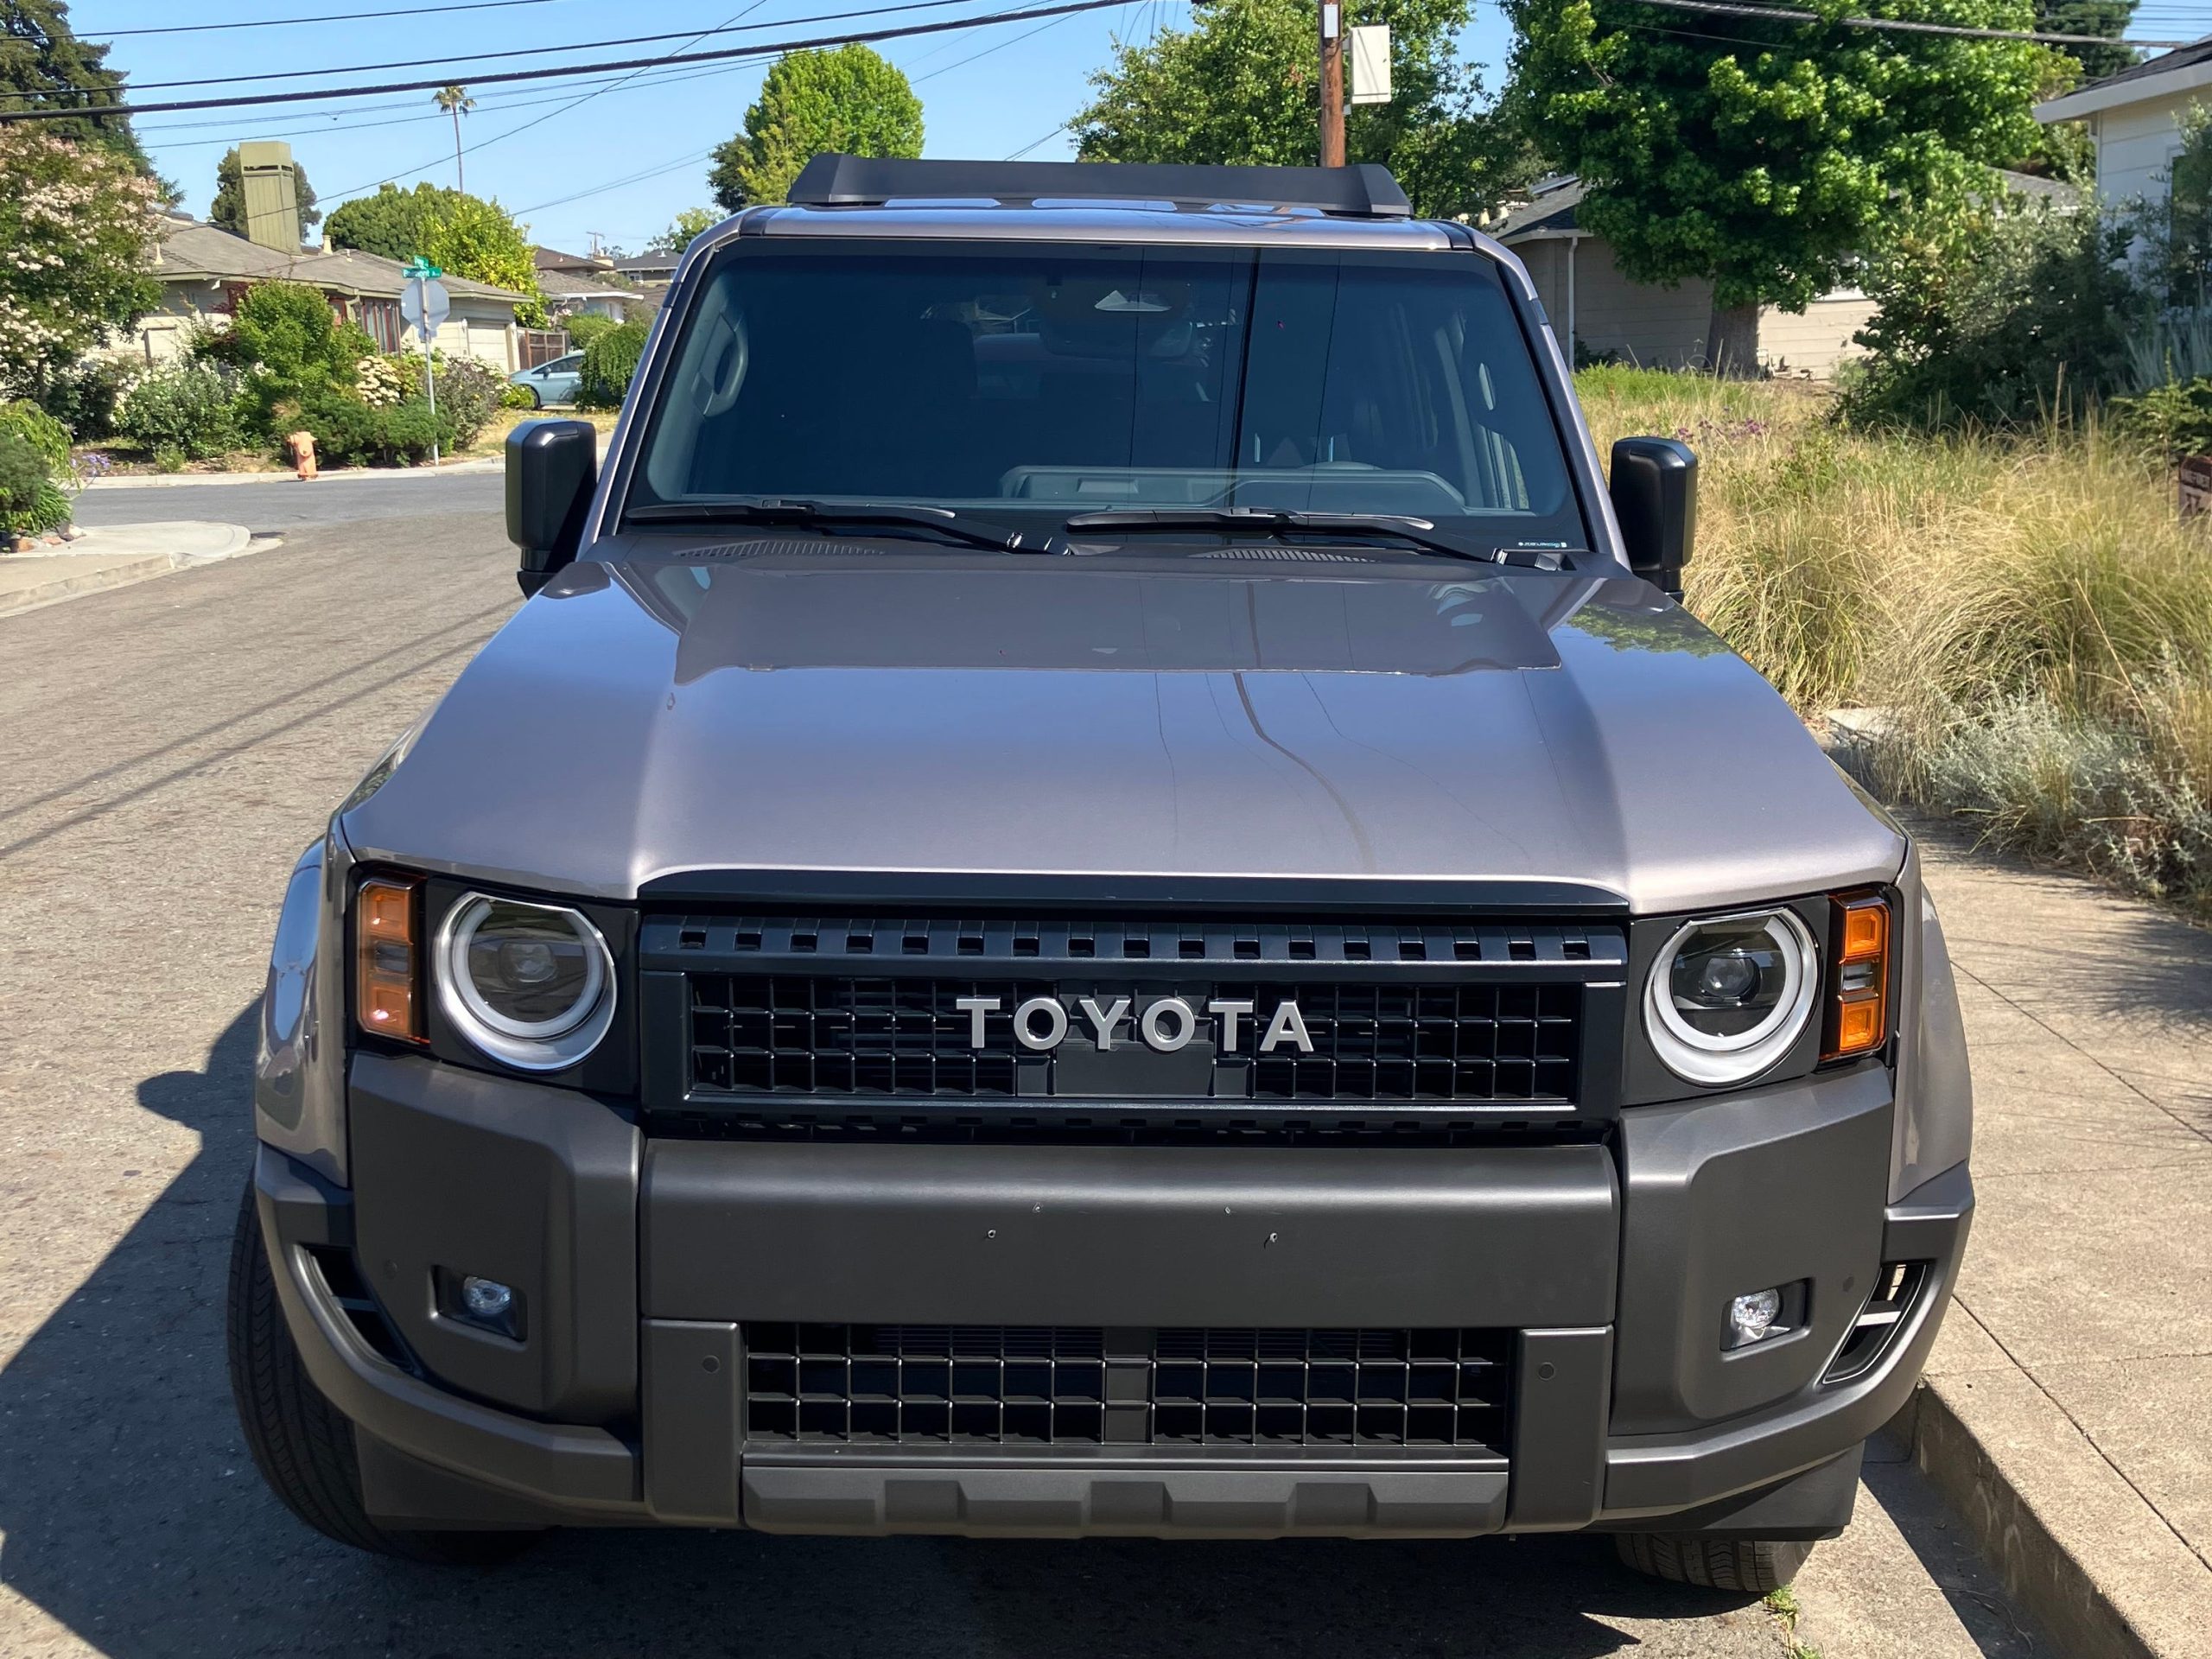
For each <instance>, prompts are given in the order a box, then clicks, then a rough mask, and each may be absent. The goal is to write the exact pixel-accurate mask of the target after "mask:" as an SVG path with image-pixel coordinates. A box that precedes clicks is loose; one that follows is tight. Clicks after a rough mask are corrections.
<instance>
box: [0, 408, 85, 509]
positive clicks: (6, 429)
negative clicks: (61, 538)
mask: <svg viewBox="0 0 2212 1659" xmlns="http://www.w3.org/2000/svg"><path fill="white" fill-rule="evenodd" d="M0 441H4V442H5V444H6V446H7V448H8V451H9V454H10V457H11V459H10V461H9V463H8V468H7V471H8V478H7V482H6V483H5V485H4V494H5V497H6V501H5V505H0V525H4V527H5V528H6V529H7V530H9V531H45V530H55V529H59V528H60V526H61V525H63V524H67V523H68V522H69V495H68V493H67V489H66V488H65V486H67V485H68V484H71V483H73V482H74V475H73V472H72V470H71V467H70V461H69V431H68V429H67V427H65V426H63V425H62V424H61V423H60V422H59V421H57V420H55V419H54V416H51V415H48V413H47V412H46V411H45V410H42V409H41V408H40V407H39V406H38V405H37V404H33V403H29V402H18V403H12V404H0ZM34 474H35V476H34Z"/></svg>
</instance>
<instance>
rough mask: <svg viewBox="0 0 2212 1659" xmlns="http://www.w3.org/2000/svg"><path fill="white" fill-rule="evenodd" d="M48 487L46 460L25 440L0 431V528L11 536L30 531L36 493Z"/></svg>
mask: <svg viewBox="0 0 2212 1659" xmlns="http://www.w3.org/2000/svg"><path fill="white" fill-rule="evenodd" d="M47 487H48V480H47V471H46V460H45V457H43V456H42V455H41V454H39V452H38V451H37V449H36V448H34V447H33V446H32V445H31V443H30V442H29V440H28V439H25V438H22V437H18V436H17V435H16V434H15V433H13V432H0V529H5V530H6V531H10V532H11V533H12V532H14V531H19V530H29V529H31V528H33V525H32V524H31V522H30V520H31V518H32V517H33V515H34V514H35V512H36V511H37V507H38V500H39V493H40V492H41V490H43V489H46V488H47ZM4 551H5V549H4V548H0V552H4Z"/></svg>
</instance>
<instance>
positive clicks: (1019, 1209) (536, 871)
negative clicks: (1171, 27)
mask: <svg viewBox="0 0 2212 1659" xmlns="http://www.w3.org/2000/svg"><path fill="white" fill-rule="evenodd" d="M507 465H508V472H507V481H506V487H507V522H508V529H509V532H510V534H511V535H512V537H513V539H514V540H515V542H516V543H518V546H519V548H520V550H521V556H520V575H521V582H522V586H523V588H524V591H525V592H526V593H527V594H530V595H531V597H530V598H529V600H528V602H527V603H525V604H524V606H523V607H521V609H520V611H519V612H518V613H517V614H516V615H515V616H514V617H513V619H512V620H510V621H509V622H508V623H507V624H506V626H505V627H503V628H502V629H501V630H500V631H499V633H498V634H497V635H496V636H495V637H494V638H493V639H492V640H491V642H490V643H489V644H488V645H486V646H485V648H484V649H483V651H482V652H481V653H480V655H479V656H478V657H477V658H475V660H474V662H472V663H471V664H469V665H468V667H467V669H466V670H465V671H463V672H462V673H461V677H460V678H459V679H458V680H457V681H456V682H455V683H454V686H453V689H452V690H450V691H449V692H448V693H447V694H446V696H445V697H444V698H443V699H442V701H441V702H439V703H438V705H437V706H436V708H435V709H433V710H432V711H431V712H430V714H429V715H427V716H426V717H425V718H424V719H423V720H422V721H420V722H419V723H417V725H416V727H415V728H413V729H412V730H410V731H409V732H408V733H407V734H405V735H404V736H403V737H402V738H400V740H399V741H397V743H396V744H395V745H394V746H393V747H391V750H390V752H389V753H386V754H385V756H384V758H383V759H382V760H379V761H378V763H377V764H376V766H374V767H373V768H372V770H371V771H370V772H369V773H368V775H367V776H366V777H365V778H364V779H362V781H361V783H360V785H359V786H358V787H357V788H356V789H355V790H354V791H353V793H352V795H351V796H349V797H348V798H346V801H345V802H344V803H343V804H341V805H340V807H339V808H338V810H337V812H336V813H335V815H334V817H332V819H331V821H330V824H329V828H328V830H327V833H326V834H325V835H324V836H323V837H322V839H321V841H320V842H317V843H316V844H315V846H313V847H311V848H309V849H308V851H307V853H306V854H305V855H304V856H303V857H302V859H301V861H300V863H299V866H298V868H297V869H296V871H295V872H294V874H293V876H292V880H291V886H290V889H289V893H288V895H287V898H286V900H285V903H284V906H283V918H282V920H281V922H280V924H279V925H278V929H277V942H276V950H275V953H274V960H273V961H272V963H271V964H270V976H269V982H268V991H267V996H266V999H265V1001H264V1006H263V1009H262V1014H261V1033H262V1034H261V1045H260V1055H259V1061H258V1070H257V1080H256V1084H255V1094H254V1117H255V1123H256V1128H257V1132H258V1139H259V1147H258V1152H257V1161H256V1165H255V1168H254V1172H253V1175H252V1179H251V1182H250V1184H249V1185H248V1188H247V1192H246V1198H245V1205H244V1208H243V1211H242V1213H241V1215H240V1217H239V1223H238V1236H237V1245H236V1249H235V1251H234V1255H233V1262H232V1288H231V1313H230V1318H231V1363H232V1378H233V1383H234V1386H235V1389H236V1393H237V1398H238V1409H239V1412H240V1414H241V1415H242V1417H243V1419H244V1421H245V1432H246V1436H247V1439H248V1440H249V1441H250V1442H251V1446H252V1448H253V1452H254V1455H255V1457H256V1459H257V1461H258V1463H259V1465H260V1467H261V1470H262V1472H263V1473H264V1475H265V1476H266V1477H267V1478H268V1480H269V1483H270V1485H271V1486H273V1487H274V1488H275V1490H276V1491H277V1494H278V1496H279V1497H282V1498H283V1501H284V1502H285V1503H287V1504H289V1506H290V1507H291V1508H292V1509H293V1510H295V1511H296V1512H297V1513H298V1515H299V1516H301V1518H302V1519H303V1520H304V1521H306V1522H308V1524H310V1525H312V1526H315V1527H317V1528H320V1529H321V1530H323V1531H324V1532H326V1533H328V1534H329V1535H332V1536H334V1537H336V1538H339V1539H341V1540H344V1541H346V1542H349V1543H353V1544H356V1545H359V1546H360V1547H362V1548H368V1549H374V1550H383V1551H386V1552H390V1553H393V1554H402V1555H410V1556H415V1557H417V1558H429V1559H437V1560H483V1559H486V1558H487V1557H493V1556H497V1555H499V1554H502V1553H504V1552H505V1551H506V1550H509V1549H512V1548H514V1547H516V1546H517V1545H518V1544H519V1543H520V1542H522V1541H525V1540H527V1538H528V1537H529V1536H530V1535H532V1534H533V1533H536V1532H538V1531H541V1530H543V1529H547V1528H551V1527H573V1526H601V1525H606V1526H639V1525H658V1526H684V1527H748V1528H756V1529H761V1530H764V1531H770V1532H834V1533H861V1534H869V1533H877V1534H880V1533H903V1532H925V1533H963V1534H971V1535H1056V1536H1068V1535H1102V1534H1124V1535H1129V1534H1134V1535H1154V1536H1175V1537H1198V1536H1245V1537H1256V1536H1269V1537H1271V1536H1279V1535H1311V1534H1318V1535H1357V1536H1365V1537H1375V1538H1386V1537H1421V1536H1427V1537H1465V1536H1472V1535H1481V1534H1487V1533H1498V1532H1536V1531H1561V1530H1567V1531H1572V1530H1586V1531H1595V1532H1606V1533H1611V1534H1615V1535H1618V1541H1619V1545H1620V1548H1621V1553H1622V1554H1623V1555H1624V1558H1625V1559H1626V1560H1628V1561H1629V1562H1630V1564H1632V1565H1634V1566H1636V1567H1640V1568H1643V1569H1644V1570H1645V1571H1648V1572H1654V1573H1660V1574H1662V1575H1665V1576H1668V1577H1670V1578H1676V1579H1685V1580H1692V1581H1694V1582H1698V1583H1701V1584H1709V1585H1713V1586H1719V1587H1723V1588H1727V1589H1733V1590H1738V1591H1743V1592H1753V1591H1759V1590H1764V1589H1767V1588H1770V1587H1772V1586H1775V1585H1776V1584H1777V1583H1779V1582H1781V1581H1783V1580H1786V1579H1787V1578H1788V1577H1789V1575H1790V1573H1792V1572H1794V1570H1795V1569H1796V1566H1797V1564H1798V1563H1799V1562H1800V1561H1802V1559H1803V1558H1804V1555H1805V1554H1806V1552H1807V1550H1808V1548H1809V1547H1810V1542H1811V1541H1813V1540H1815V1539H1819V1538H1822V1537H1827V1536H1831V1535H1834V1534H1835V1533H1836V1532H1837V1531H1839V1530H1840V1529H1841V1528H1842V1527H1843V1526H1844V1525H1845V1524H1846V1523H1847V1522H1848V1520H1849V1519H1850V1516H1851V1512H1852V1503H1853V1494H1854V1492H1855V1491H1856V1489H1857V1484H1858V1472H1859V1458H1860V1449H1861V1445H1862V1442H1863V1441H1864V1440H1866V1436H1867V1435H1868V1433H1870V1432H1872V1430H1873V1429H1875V1428H1876V1427H1878V1426H1879V1425H1880V1424H1881V1423H1882V1422H1883V1421H1884V1420H1885V1419H1886V1418H1887V1417H1888V1416H1890V1414H1892V1413H1893V1412H1895V1411H1896V1410H1897V1408H1899V1406H1900V1405H1902V1404H1903V1403H1904V1400H1905V1397H1906V1395H1907V1393H1908V1392H1909V1391H1910V1389H1911V1388H1912V1386H1913V1384H1914V1382H1915V1379H1916V1375H1917V1373H1918V1371H1919V1370H1920V1367H1921V1365H1922V1363H1923V1360H1924V1358H1925V1357H1926V1355H1927V1353H1928V1350H1929V1344H1930V1343H1931V1342H1932V1341H1933V1340H1934V1339H1935V1336H1936V1327H1937V1325H1938V1323H1939V1321H1940V1320H1941V1319H1942V1312H1943V1308H1944V1306H1945V1303H1946V1300H1947V1299H1948V1295H1949V1293H1950V1290H1951V1287H1952V1285H1953V1282H1954V1281H1955V1276H1956V1274H1957V1271H1958V1267H1959V1261H1960V1255H1961V1251H1962V1249H1963V1248H1964V1245H1965V1242H1966V1236H1967V1222H1968V1219H1969V1213H1970V1211H1971V1208H1972V1205H1973V1195H1972V1187H1971V1185H1970V1182H1969V1180H1968V1177H1967V1148H1968V1135H1969V1118H1970V1110H1971V1108H1970V1103H1969V1085H1968V1080H1967V1064H1966V1056H1965V1052H1964V1047H1963V1043H1962V1039H1961V1028H1960V1020H1959V1014H1958V1008H1957V1003H1956V998H1955V994H1954V991H1953V987H1952V981H1951V976H1950V971H1949V968H1948V961H1947V958H1946V956H1945V953H1944V948H1943V943H1942V936H1941V933H1940V932H1939V931H1938V928H1937V925H1936V918H1935V914H1934V912H1933V911H1932V910H1931V909H1930V907H1929V903H1928V899H1927V897H1926V895H1925V894H1924V893H1923V890H1922V887H1921V879H1920V874H1919V869H1918V866H1917V863H1916V859H1915V855H1914V850H1913V847H1912V843H1911V842H1910V840H1909V839H1908V837H1907V836H1905V834H1904V832H1903V831H1902V830H1901V829H1899V828H1898V826H1897V823H1895V822H1894V821H1893V820H1892V819H1891V817H1889V816H1888V815H1887V814H1885V812H1884V811H1883V810H1882V809H1881V808H1880V807H1879V806H1878V805H1877V804H1875V803H1874V802H1872V800H1870V799H1869V798H1866V796H1865V795H1864V794H1862V793H1861V792H1860V791H1859V790H1857V789H1856V788H1854V787H1853V785H1852V784H1851V782H1850V781H1849V780H1848V779H1846V778H1845V777H1844V776H1843V775H1842V774H1841V773H1840V772H1838V771H1837V770H1836V768H1835V767H1834V766H1832V765H1831V764H1830V763H1829V761H1828V760H1827V758H1826V757H1825V756H1824V755H1823V754H1822V753H1821V750H1820V748H1819V747H1817V746H1816V745H1815V742H1814V741H1813V740H1812V738H1811V737H1810V736H1808V734H1807V732H1806V730H1805V728H1804V727H1803V726H1802V724H1801V723H1800V722H1799V721H1798V720H1797V719H1796V717H1795V716H1794V715H1792V714H1791V712H1790V710H1789V708H1788V707H1787V706H1786V705H1785V704H1784V703H1783V700H1782V699H1781V698H1780V697H1779V696H1777V694H1776V693H1775V692H1774V691H1773V690H1772V689H1771V688H1770V687H1769V686H1768V685H1767V684H1766V683H1765V682H1764V681H1763V680H1762V679H1761V678H1760V677H1759V676H1758V674H1757V673H1756V672H1754V671H1752V670H1751V668H1750V667H1748V666H1746V665H1745V664H1744V663H1743V662H1742V661H1741V660H1740V659H1739V658H1737V657H1736V656H1734V655H1733V654H1732V652H1729V650H1728V649H1727V648H1726V646H1725V645H1722V644H1721V643H1720V641H1719V640H1718V639H1715V638H1714V637H1713V634H1711V633H1710V632H1707V630H1706V629H1705V628H1704V627H1702V626H1700V625H1699V623H1698V622H1697V621H1696V620H1694V619H1693V618H1692V617H1690V616H1689V615H1688V614H1687V613H1685V612H1684V611H1683V610H1682V608H1681V606H1680V604H1679V603H1678V602H1677V601H1678V599H1679V594H1680V588H1681V573H1682V569H1683V564H1684V561H1685V560H1686V559H1687V558H1688V556H1689V554H1690V550H1691V543H1692V538H1693V534H1694V506H1695V483H1696V467H1695V461H1694V458H1693V457H1692V456H1691V455H1690V454H1689V452H1688V450H1686V449H1684V448H1682V447H1681V445H1680V444H1678V443H1675V442H1672V441H1669V440H1661V439H1653V438H1631V439H1628V440H1624V442H1621V443H1619V444H1618V445H1616V446H1615V448H1614V450H1613V453H1612V455H1611V465H1610V468H1609V473H1610V484H1609V481H1608V472H1607V471H1601V469H1600V467H1599V458H1598V456H1597V454H1595V452H1594V451H1593V449H1592V444H1591V441H1590V438H1589V435H1588V432H1587V429H1586V427H1585V425H1584V423H1583V421H1582V418H1581V416H1580V413H1579V412H1578V410H1577V409H1576V406H1575V403H1574V397H1573V389H1572V385H1571V383H1570V381H1569V378H1568V375H1567V365H1566V364H1565V363H1564V362H1563V361H1562V360H1561V357H1560V349H1559V346H1558V344H1557V341H1556V340H1555V338H1554V334H1553V331H1552V329H1551V327H1550V326H1549V324H1548V323H1547V321H1545V318H1544V315H1543V313H1542V311H1541V308H1539V306H1538V303H1537V299H1536V295H1535V289H1534V288H1533V287H1532V285H1531V284H1530V283H1529V277H1528V276H1527V274H1526V273H1525V272H1524V271H1523V270H1522V267H1521V266H1520V264H1518V263H1516V260H1515V259H1514V257H1513V256H1512V255H1510V253H1507V252H1506V251H1503V249H1501V248H1500V247H1498V246H1497V245H1496V244H1494V243H1492V242H1491V241H1489V240H1487V239H1485V238H1484V237H1482V236H1481V235H1479V234H1478V233H1477V232H1474V231H1472V230H1471V229H1469V228H1468V227H1467V226H1464V225H1459V224H1440V223H1424V222H1421V221H1420V220H1417V219H1414V218H1413V217H1411V215H1410V214H1409V213H1408V207H1407V203H1406V199H1405V197H1404V195H1403V194H1402V193H1401V192H1400V191H1399V190H1398V188H1396V186H1395V184H1394V183H1393V182H1392V181H1390V179H1389V176H1388V175H1386V174H1384V173H1383V172H1381V171H1380V170H1379V169H1376V168H1347V169H1337V170H1332V171H1323V170H1319V169H1304V168H1273V169H1270V168H1250V169H1245V168H1154V167H1116V166H1105V165H1084V164H1076V163H1045V164H1029V163H1024V164H1010V165H998V164H991V165H985V164H971V163H964V162H874V161H862V160H855V159H854V158H851V157H842V156H823V157H821V158H819V159H818V160H817V161H816V162H814V163H812V164H811V165H810V166H809V167H808V168H806V170H805V172H804V175H802V176H801V177H800V179H799V181H798V184H797V186H796V187H795V188H794V189H793V191H792V193H791V201H790V202H789V204H787V205H776V206H768V207H754V208H751V209H748V210H747V211H746V212H744V213H740V214H738V215H737V216H736V217H735V218H734V219H730V220H729V221H728V223H726V224H724V225H722V226H720V227H719V228H717V229H715V230H714V231H711V232H708V233H707V234H705V235H703V236H702V237H701V238H699V239H698V240H697V241H696V243H694V244H693V245H692V246H691V248H690V251H689V252H688V253H687V254H686V255H685V256H684V258H683V264H682V266H681V268H680V270H678V272H677V277H676V281H675V284H674V287H673V289H672V290H671V295H670V296H669V300H668V303H667V305H666V306H665V308H664V309H663V311H662V313H661V315H660V321H659V323H658V327H656V329H655V331H654V333H653V336H652V344H651V346H650V348H649V349H648V350H647V352H646V353H645V360H644V362H643V364H642V365H641V367H640V369H639V373H638V376H637V380H636V384H635V385H634V387H633V388H632V391H631V394H630V398H629V402H628V404H627V406H626V410H625V412H624V414H623V417H622V421H621V423H620V427H619V428H618V429H617V430H616V432H615V434H614V435H613V439H612V440H611V442H610V444H609V447H608V454H607V460H606V463H605V465H604V466H603V467H601V466H600V465H599V464H598V463H597V461H596V459H595V456H594V432H593V429H592V428H591V427H589V426H588V425H585V424H582V423H573V422H566V421H541V422H537V423H531V424H529V425H526V426H524V427H523V428H521V429H518V431H517V432H516V434H515V435H514V437H513V438H512V441H511V442H510V445H509V448H508V456H507Z"/></svg>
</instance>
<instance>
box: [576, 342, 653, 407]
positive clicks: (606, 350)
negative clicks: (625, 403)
mask: <svg viewBox="0 0 2212 1659" xmlns="http://www.w3.org/2000/svg"><path fill="white" fill-rule="evenodd" d="M646 332H647V331H646V328H645V324H644V323H642V322H626V323H623V324H621V325H620V327H613V328H609V329H607V330H606V331H605V332H603V333H601V334H600V335H598V337H597V338H595V339H594V340H592V342H591V343H590V344H589V345H588V346H585V347H584V367H583V381H582V385H580V386H579V387H578V388H577V391H576V402H577V403H578V404H581V405H582V407H584V408H586V409H620V407H621V406H622V398H623V395H624V394H625V393H626V392H627V391H629V390H630V378H631V377H632V375H634V374H636V373H637V372H638V362H639V359H641V358H642V357H644V356H645V335H646Z"/></svg>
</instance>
